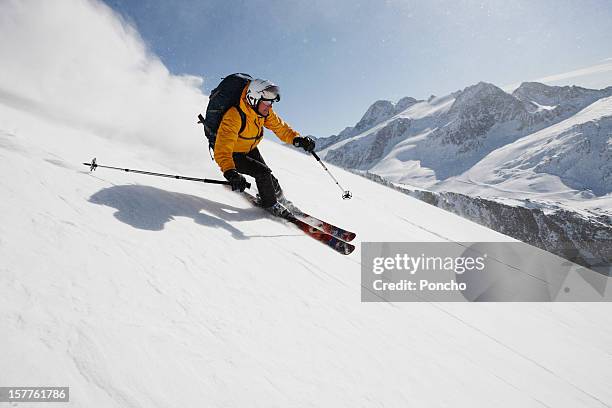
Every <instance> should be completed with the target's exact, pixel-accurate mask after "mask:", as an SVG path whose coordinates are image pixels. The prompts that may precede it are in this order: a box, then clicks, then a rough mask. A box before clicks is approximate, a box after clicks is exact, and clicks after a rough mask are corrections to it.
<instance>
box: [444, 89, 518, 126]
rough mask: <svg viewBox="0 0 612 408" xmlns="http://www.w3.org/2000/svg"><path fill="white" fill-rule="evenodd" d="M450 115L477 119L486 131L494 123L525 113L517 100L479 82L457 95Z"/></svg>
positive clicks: (500, 90)
mask: <svg viewBox="0 0 612 408" xmlns="http://www.w3.org/2000/svg"><path fill="white" fill-rule="evenodd" d="M450 113H451V114H454V115H457V116H458V117H459V118H463V119H470V118H471V119H478V120H479V125H480V126H484V128H486V129H488V128H490V126H492V124H493V123H494V122H506V121H508V120H512V119H515V118H516V117H518V116H519V115H524V114H526V113H527V112H526V110H525V107H524V106H523V104H522V103H521V102H520V101H519V100H518V99H516V98H515V97H513V96H512V95H510V94H508V93H506V92H504V91H503V90H502V89H501V88H499V87H497V86H495V85H493V84H490V83H487V82H479V83H477V84H476V85H472V86H469V87H467V88H465V89H464V90H463V91H462V92H460V93H458V94H457V97H456V99H455V102H454V103H453V106H451V108H450ZM485 125H486V126H485Z"/></svg>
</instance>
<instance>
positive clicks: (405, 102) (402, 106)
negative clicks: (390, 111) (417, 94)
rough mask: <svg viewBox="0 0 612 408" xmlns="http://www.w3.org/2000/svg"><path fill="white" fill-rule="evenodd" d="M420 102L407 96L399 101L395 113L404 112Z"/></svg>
mask: <svg viewBox="0 0 612 408" xmlns="http://www.w3.org/2000/svg"><path fill="white" fill-rule="evenodd" d="M418 102H419V101H418V100H416V99H414V98H413V97H410V96H406V97H404V98H402V99H400V100H399V101H397V104H396V105H395V113H399V112H402V111H404V110H406V109H408V108H409V107H411V106H412V105H414V104H415V103H418Z"/></svg>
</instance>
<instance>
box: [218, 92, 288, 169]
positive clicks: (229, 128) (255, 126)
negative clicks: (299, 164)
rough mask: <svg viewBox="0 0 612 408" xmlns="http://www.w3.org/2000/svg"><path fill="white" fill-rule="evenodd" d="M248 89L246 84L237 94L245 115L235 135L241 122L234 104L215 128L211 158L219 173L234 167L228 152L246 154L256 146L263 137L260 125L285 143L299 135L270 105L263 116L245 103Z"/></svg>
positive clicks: (230, 154)
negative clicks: (240, 94)
mask: <svg viewBox="0 0 612 408" xmlns="http://www.w3.org/2000/svg"><path fill="white" fill-rule="evenodd" d="M248 88H249V85H247V86H245V88H244V89H243V90H242V96H241V97H240V109H241V110H242V111H243V112H244V114H245V116H246V124H245V127H244V130H243V131H242V132H241V133H240V134H238V132H240V127H241V125H242V119H241V118H240V114H239V113H238V110H237V109H236V108H235V107H232V108H230V109H229V110H228V111H227V112H226V113H225V115H223V119H221V123H220V124H219V129H218V130H217V140H216V141H215V149H214V152H215V161H216V162H217V164H218V165H219V167H220V168H221V171H222V172H223V173H225V172H226V171H227V170H230V169H235V168H236V166H235V164H234V159H233V158H232V153H248V152H250V151H251V150H253V149H255V148H256V147H257V145H258V144H259V142H260V141H261V139H262V138H263V128H264V127H266V128H268V129H270V130H271V131H273V132H274V134H275V135H276V136H277V137H278V138H279V139H281V140H282V141H284V142H285V143H293V139H294V138H295V137H296V136H299V133H298V132H296V131H295V130H293V129H292V128H291V127H290V126H289V125H288V124H287V123H285V122H284V121H283V120H282V119H281V118H279V117H278V115H277V114H276V113H275V112H274V110H273V109H272V108H270V113H269V114H268V116H267V117H263V116H261V115H259V114H258V113H257V112H255V110H254V109H253V108H251V106H250V105H249V104H248V103H247V102H246V92H247V89H248Z"/></svg>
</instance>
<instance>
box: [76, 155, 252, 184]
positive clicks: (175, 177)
mask: <svg viewBox="0 0 612 408" xmlns="http://www.w3.org/2000/svg"><path fill="white" fill-rule="evenodd" d="M83 164H84V165H85V166H89V171H94V170H95V169H97V168H98V167H103V168H105V169H113V170H121V171H125V172H128V173H138V174H147V175H149V176H158V177H168V178H173V179H178V180H189V181H199V182H202V183H209V184H227V185H229V181H226V180H211V179H205V178H196V177H185V176H175V175H172V174H164V173H153V172H151V171H142V170H132V169H125V168H122V167H112V166H102V165H101V164H98V163H96V158H95V157H94V158H93V159H92V160H91V163H83ZM246 186H247V188H251V183H246Z"/></svg>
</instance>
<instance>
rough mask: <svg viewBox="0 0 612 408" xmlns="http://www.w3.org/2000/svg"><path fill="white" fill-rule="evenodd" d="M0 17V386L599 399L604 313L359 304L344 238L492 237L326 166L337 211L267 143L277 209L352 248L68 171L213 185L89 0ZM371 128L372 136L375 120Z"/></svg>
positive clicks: (203, 188)
mask: <svg viewBox="0 0 612 408" xmlns="http://www.w3.org/2000/svg"><path fill="white" fill-rule="evenodd" d="M0 11H1V12H0V21H2V22H3V24H0V56H1V58H2V62H3V63H2V64H0V171H1V172H2V174H3V177H0V197H2V199H1V200H0V214H1V218H0V221H1V222H0V332H1V333H2V336H0V347H1V349H2V350H3V353H0V367H1V368H2V369H0V385H2V386H41V387H45V386H69V387H70V405H71V406H75V407H126V408H127V407H129V408H140V407H143V408H144V407H146V408H150V407H195V406H207V407H208V406H211V407H245V406H248V407H271V406H272V407H285V406H296V407H312V406H316V407H327V406H333V407H355V406H391V407H400V406H418V407H443V406H453V407H479V406H486V407H492V406H494V407H512V408H514V407H542V406H551V407H568V408H569V407H572V408H573V407H578V406H579V407H602V406H606V405H611V404H612V390H611V388H610V386H609V379H610V378H612V364H610V356H611V350H612V348H611V346H610V345H611V344H612V330H610V327H611V324H610V323H611V321H612V313H610V312H611V307H610V303H555V304H551V303H508V304H492V303H488V304H487V303H470V304H467V303H465V304H461V303H457V304H452V303H440V302H431V301H423V302H416V303H388V302H377V303H362V302H361V301H360V293H361V290H362V286H361V285H362V282H361V279H360V272H361V258H360V252H361V247H360V244H361V243H362V242H367V241H371V242H390V241H396V242H447V243H450V244H451V245H453V246H457V247H461V248H463V247H462V246H461V245H462V244H461V243H462V242H473V241H491V242H509V241H512V239H511V238H509V237H508V236H506V235H503V234H500V233H498V232H495V231H493V230H491V229H489V228H486V227H483V226H481V225H478V224H476V223H474V222H471V221H468V220H466V219H464V218H461V217H458V216H456V215H453V214H451V213H449V212H447V211H443V210H441V209H439V208H436V207H434V206H432V205H429V204H426V203H424V202H422V201H420V200H417V199H413V198H411V197H407V196H406V195H405V194H402V193H400V192H398V191H395V190H393V189H390V188H388V187H385V186H382V185H380V184H378V183H374V182H372V181H370V180H368V179H366V178H364V177H360V176H356V175H354V174H352V173H349V172H346V171H343V170H342V169H341V168H338V167H335V166H332V165H329V167H330V169H331V170H332V171H333V172H334V174H335V175H336V176H337V178H338V179H339V180H341V181H342V183H343V184H344V185H346V186H348V187H350V189H351V190H352V191H353V194H354V198H353V199H352V200H350V201H348V200H342V199H341V198H340V195H339V192H338V189H337V188H336V186H335V185H334V184H333V183H332V182H331V181H330V179H329V177H328V176H327V174H325V173H324V172H323V171H322V170H321V168H320V167H319V166H318V165H317V163H316V162H315V161H314V160H312V158H311V157H309V156H307V155H304V154H299V153H298V152H297V151H296V150H295V149H293V148H291V147H289V148H285V147H284V146H280V145H278V144H276V143H270V142H269V141H264V142H263V144H262V145H261V149H262V152H263V154H264V156H265V158H266V160H267V162H268V164H269V165H270V166H271V167H272V168H273V169H274V173H275V174H276V176H277V177H278V178H279V179H280V181H281V183H282V185H283V187H284V190H285V192H286V194H287V195H288V196H289V197H290V198H291V199H292V200H293V201H294V202H296V203H298V204H299V205H300V207H302V208H304V209H308V210H309V211H311V212H312V213H313V214H317V215H319V216H321V217H322V218H325V219H329V220H333V221H334V222H335V223H337V224H339V225H342V226H346V227H349V228H351V229H352V230H354V231H356V232H357V234H358V238H357V242H356V244H357V250H356V251H355V252H354V253H353V254H351V255H350V256H341V255H338V254H337V253H335V252H333V251H331V250H330V249H329V248H327V247H325V246H324V245H321V244H320V243H319V242H316V241H314V240H312V239H310V238H309V237H307V236H305V235H304V234H303V233H302V232H301V231H299V230H297V229H296V228H295V227H294V226H293V225H291V224H288V223H285V222H282V221H278V220H276V219H273V218H272V217H271V216H268V215H267V213H265V212H263V211H262V210H260V209H258V208H254V207H252V206H251V205H250V204H249V203H247V202H246V201H245V200H244V199H243V198H242V197H240V196H239V195H238V194H235V193H232V192H231V191H229V190H228V189H226V188H225V187H222V186H217V185H208V184H200V183H194V182H186V181H179V180H175V179H167V178H158V177H151V176H145V175H135V174H130V173H126V172H123V171H115V170H108V169H98V170H97V171H95V172H90V171H89V169H88V168H87V167H86V166H84V165H83V164H82V163H83V162H87V161H89V160H90V159H91V158H92V157H94V156H96V157H97V158H98V162H99V164H101V165H110V166H118V167H120V168H124V167H129V168H135V169H141V170H151V171H157V172H164V173H170V174H177V173H178V174H185V175H190V176H196V177H209V178H220V174H219V170H218V168H217V167H216V165H215V164H214V163H212V162H211V160H210V158H209V157H208V151H207V149H206V145H205V144H204V143H203V142H202V130H201V128H199V127H198V126H197V125H196V124H195V115H196V114H197V113H199V112H202V111H203V110H204V108H205V105H206V103H207V98H206V96H205V95H203V94H202V93H201V91H200V89H199V86H200V85H201V81H199V80H198V79H197V78H193V77H185V76H175V75H172V74H171V73H170V72H169V71H168V70H167V69H166V68H165V67H164V65H163V64H162V63H161V61H159V59H157V58H156V57H155V56H152V55H151V54H150V52H149V51H148V50H147V48H146V46H145V45H144V43H143V41H142V40H141V39H140V37H139V36H138V34H137V33H136V31H135V28H134V27H132V26H129V25H126V24H127V23H126V22H125V21H124V20H122V19H121V18H120V17H119V16H117V15H116V14H115V13H114V12H113V11H112V10H111V9H110V8H108V7H107V6H105V5H104V4H103V3H99V2H96V1H91V0H87V1H82V0H66V1H62V2H39V1H30V0H22V1H18V2H17V1H14V2H3V3H0ZM6 39H10V40H9V41H7V40H6ZM75 39H76V41H75ZM454 98H455V97H452V98H435V99H431V100H429V101H427V102H416V103H413V104H412V106H409V107H406V108H405V109H404V110H403V111H402V112H406V111H410V112H411V113H410V115H411V117H410V118H408V117H398V118H396V119H400V120H401V121H400V122H398V124H396V125H394V126H397V129H398V131H399V128H400V127H402V126H408V125H407V123H408V124H409V125H410V126H412V123H414V122H419V120H420V119H419V117H420V118H421V119H423V120H425V119H426V117H427V116H428V117H429V118H433V117H437V115H443V114H445V112H447V111H448V110H449V108H450V105H451V104H452V102H453V100H454ZM406 103H407V105H406V106H408V105H409V104H410V103H412V101H407V102H406ZM404 107H405V106H401V105H400V107H399V108H398V107H397V104H396V105H395V107H394V108H393V110H395V109H402V108H404ZM380 112H381V113H375V112H373V113H372V115H371V121H370V119H368V120H366V122H368V123H370V124H373V123H376V122H377V121H378V122H377V123H376V124H374V125H372V126H373V128H376V127H380V129H382V128H384V127H386V126H387V125H388V124H386V123H387V122H388V121H393V120H396V119H394V117H395V116H397V115H396V114H394V115H395V116H391V117H387V116H386V115H388V112H386V111H385V109H382V110H381V111H380ZM419 112H420V113H419ZM435 112H438V113H435ZM399 115H402V113H400V114H399ZM384 117H387V118H386V119H383V118H384ZM288 119H289V118H288ZM406 120H407V121H408V122H406ZM402 121H403V122H402ZM433 122H434V121H433V120H432V121H431V123H433ZM364 123H365V122H364ZM402 123H404V124H403V125H402ZM370 124H368V125H367V126H370ZM422 125H424V122H419V126H422ZM410 126H408V127H410ZM392 128H393V127H392ZM388 132H390V135H389V138H394V137H395V136H393V134H392V132H391V130H388ZM269 137H270V135H269V134H267V135H266V138H269ZM347 141H348V139H347ZM520 261H521V260H516V262H510V263H509V267H514V268H515V271H516V273H517V276H521V278H522V279H525V280H527V281H529V282H535V283H537V284H538V285H544V286H546V288H547V289H548V286H547V285H548V283H549V282H548V281H546V280H543V279H541V278H539V277H537V276H534V275H532V274H530V273H529V271H526V270H522V269H520V268H519V266H520V265H521V263H520ZM577 270H578V271H579V272H580V273H584V274H585V276H588V277H590V278H592V277H595V278H596V279H598V280H600V281H601V280H603V285H601V287H603V288H606V287H607V286H609V285H607V283H608V280H607V279H608V278H606V277H604V276H603V275H599V274H594V273H590V272H589V271H586V270H585V269H584V268H582V269H580V268H578V269H577ZM553 272H554V271H553ZM577 275H578V273H576V274H574V277H576V276H577ZM566 278H568V277H566ZM568 279H569V278H568ZM563 283H564V284H567V285H569V286H572V288H573V287H574V286H573V282H571V283H570V282H567V281H563ZM594 286H596V285H594ZM566 288H567V287H565V286H562V287H559V288H557V289H558V290H559V293H560V294H561V296H571V295H572V294H571V293H569V292H567V291H565V290H564V289H566ZM608 292H609V289H608ZM518 295H520V294H518ZM608 296H609V293H608ZM13 405H15V406H28V405H27V404H22V403H19V404H13ZM31 405H33V404H31Z"/></svg>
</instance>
